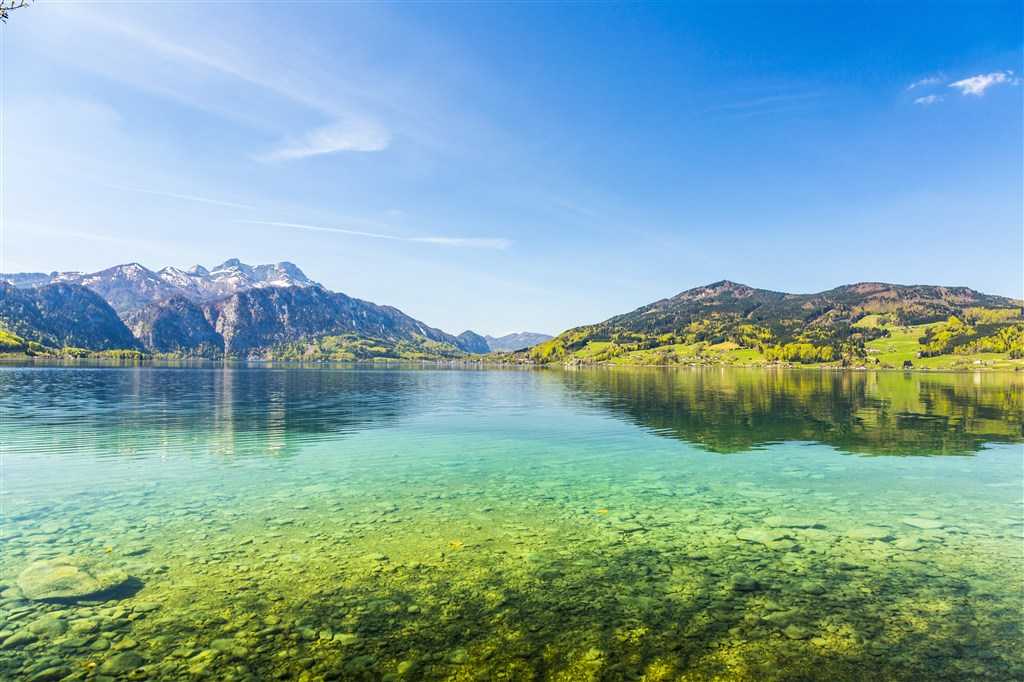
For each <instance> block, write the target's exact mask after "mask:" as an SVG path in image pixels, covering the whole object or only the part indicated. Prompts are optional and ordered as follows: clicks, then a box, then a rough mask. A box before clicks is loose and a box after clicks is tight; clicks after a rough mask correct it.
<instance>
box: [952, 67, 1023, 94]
mask: <svg viewBox="0 0 1024 682" xmlns="http://www.w3.org/2000/svg"><path fill="white" fill-rule="evenodd" d="M1019 82H1020V79H1019V78H1014V77H1013V71H993V72H992V73H979V74H978V75H976V76H971V77H970V78H964V79H963V80H958V81H955V82H953V83H950V84H949V87H951V88H955V89H957V90H959V91H960V94H961V95H974V96H975V97H981V96H982V95H984V94H985V91H986V90H988V89H989V88H991V87H992V86H994V85H1000V84H1004V83H1009V84H1013V85H1016V84H1017V83H1019Z"/></svg>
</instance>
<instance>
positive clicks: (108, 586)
mask: <svg viewBox="0 0 1024 682" xmlns="http://www.w3.org/2000/svg"><path fill="white" fill-rule="evenodd" d="M128 580H129V576H128V574H127V573H125V572H124V571H122V570H119V569H116V568H110V567H105V566H102V565H100V564H98V563H96V562H93V561H89V560H84V559H77V558H74V557H67V556H64V557H57V558H56V559H44V560H42V561H36V562H33V563H32V564H30V565H29V566H28V567H27V568H26V569H25V570H24V571H22V572H21V574H20V575H19V576H18V587H19V588H20V589H21V591H22V593H24V595H25V598H27V599H32V600H34V601H60V600H74V599H82V598H85V597H90V596H98V595H100V594H101V593H103V592H108V591H110V590H113V589H114V588H117V587H120V586H122V585H124V584H125V583H126V582H128Z"/></svg>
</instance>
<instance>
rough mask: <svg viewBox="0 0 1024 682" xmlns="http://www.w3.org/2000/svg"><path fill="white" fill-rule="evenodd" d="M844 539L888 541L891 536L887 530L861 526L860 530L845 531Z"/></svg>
mask: <svg viewBox="0 0 1024 682" xmlns="http://www.w3.org/2000/svg"><path fill="white" fill-rule="evenodd" d="M846 537H848V538H850V539H852V540H882V541H889V540H892V539H893V534H892V532H891V531H890V530H889V529H888V528H879V527H878V526H863V527H862V528H854V529H852V530H849V531H847V533H846Z"/></svg>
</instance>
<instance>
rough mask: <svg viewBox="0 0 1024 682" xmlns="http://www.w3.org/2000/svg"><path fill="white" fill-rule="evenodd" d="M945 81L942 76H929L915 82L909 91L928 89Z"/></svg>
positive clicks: (908, 87)
mask: <svg viewBox="0 0 1024 682" xmlns="http://www.w3.org/2000/svg"><path fill="white" fill-rule="evenodd" d="M943 80H945V78H944V77H942V76H928V77H926V78H922V79H920V80H916V81H914V82H913V83H911V84H910V85H908V86H907V90H908V91H909V90H916V89H917V88H927V87H929V86H932V85H938V84H939V83H941V82H942V81H943Z"/></svg>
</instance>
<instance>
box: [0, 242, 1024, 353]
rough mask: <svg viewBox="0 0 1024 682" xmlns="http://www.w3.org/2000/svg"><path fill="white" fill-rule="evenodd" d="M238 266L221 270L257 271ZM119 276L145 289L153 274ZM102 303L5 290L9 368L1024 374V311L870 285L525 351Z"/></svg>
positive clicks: (650, 309) (367, 309)
mask: <svg viewBox="0 0 1024 682" xmlns="http://www.w3.org/2000/svg"><path fill="white" fill-rule="evenodd" d="M233 263H234V261H231V262H229V263H225V264H224V266H221V267H227V266H229V265H230V267H228V268H227V269H228V271H230V272H231V273H236V271H237V272H243V271H242V270H239V268H248V269H249V270H251V271H254V272H255V270H254V269H253V268H252V267H251V266H243V265H240V264H237V265H236V264H233ZM279 265H281V264H279ZM259 267H264V266H259ZM266 267H270V266H266ZM281 267H283V265H281ZM290 267H292V268H294V266H290ZM126 268H127V270H126ZM115 270H118V272H121V271H122V270H123V271H125V272H129V271H130V272H129V274H134V275H138V274H139V272H141V266H137V265H136V266H132V267H129V266H119V267H118V268H115ZM295 271H296V272H298V270H297V269H295ZM146 272H148V271H146ZM161 272H162V271H161ZM218 272H219V270H218ZM99 274H103V273H99ZM149 274H150V275H152V278H157V279H156V280H154V281H160V282H162V281H163V280H159V278H158V277H157V275H156V274H154V273H149ZM125 276H127V275H125ZM97 277H99V275H97ZM152 278H151V279H152ZM100 279H102V278H100ZM114 279H116V280H117V282H120V281H121V279H123V278H114ZM90 281H91V280H90ZM146 281H149V280H146ZM203 281H205V280H203ZM115 283H116V282H115ZM164 284H165V285H166V282H164ZM95 286H98V285H95ZM111 286H114V285H113V284H111ZM253 286H255V285H253ZM122 288H123V287H122ZM101 289H102V287H101ZM136 289H139V291H143V293H144V291H145V287H142V288H141V289H140V288H139V286H135V285H134V284H133V286H132V287H129V290H130V291H129V293H133V295H135V297H136V298H138V297H139V296H142V294H141V293H139V291H136ZM103 291H105V294H104V295H105V296H106V299H109V300H106V299H105V298H104V297H103V296H101V295H100V293H98V292H97V291H93V290H91V289H89V288H87V287H84V286H83V285H80V284H67V283H63V282H57V283H50V284H47V285H44V286H42V287H38V288H22V289H19V288H15V287H13V286H12V285H10V284H2V285H0V358H3V359H8V360H27V359H29V358H44V359H50V360H53V359H58V360H100V361H116V362H130V363H142V362H153V361H161V362H162V361H175V362H176V361H184V360H191V359H205V360H212V361H223V360H228V361H235V360H238V361H249V362H253V361H260V362H288V363H304V364H324V363H367V362H370V363H381V362H384V363H410V362H412V363H417V362H418V363H429V364H442V365H443V364H461V365H476V366H510V365H514V366H530V367H546V366H553V367H558V366H562V367H583V366H629V367H683V366H690V367H703V366H712V367H787V368H791V367H811V368H824V369H828V368H835V369H858V370H871V369H880V370H890V369H892V370H902V371H908V370H909V371H919V370H927V371H931V370H941V371H979V370H1011V371H1019V370H1021V369H1024V316H1022V308H1024V302H1022V301H1020V300H1017V299H1011V298H1006V297H1003V296H993V295H989V294H983V293H980V292H977V291H974V290H972V289H968V288H965V287H941V286H930V285H909V286H908V285H894V284H885V283H878V282H862V283H859V284H851V285H844V286H841V287H837V288H835V289H830V290H828V291H824V292H819V293H816V294H788V293H783V292H776V291H770V290H767V289H755V288H753V287H749V286H747V285H744V284H738V283H736V282H731V281H728V280H722V281H720V282H715V283H712V284H709V285H706V286H703V287H697V288H694V289H689V290H687V291H684V292H681V293H679V294H677V295H676V296H673V297H672V298H666V299H662V300H659V301H655V302H653V303H650V304H648V305H645V306H642V307H640V308H637V309H635V310H633V311H631V312H628V313H625V314H622V315H617V316H615V317H611V318H609V319H607V320H605V321H603V322H598V323H595V324H588V325H583V326H579V327H574V328H572V329H568V330H566V331H564V332H562V333H561V334H559V335H558V336H556V337H553V338H550V337H545V336H544V335H536V334H534V335H525V336H533V337H535V338H532V339H529V340H528V341H527V340H526V339H523V340H524V341H527V342H528V343H535V342H536V341H537V338H536V337H541V338H546V339H547V340H542V341H540V342H539V343H535V345H532V346H528V347H524V348H520V349H518V350H494V349H493V348H492V347H490V346H489V344H488V342H487V341H486V339H485V338H484V337H482V336H480V335H479V334H477V333H476V332H472V331H465V332H463V333H462V334H459V335H458V336H456V335H453V334H449V333H447V332H444V331H442V330H440V329H437V328H434V327H430V326H429V325H425V324H424V323H421V322H419V321H417V320H415V319H414V318H411V317H409V316H408V315H405V314H404V313H401V311H398V310H397V309H393V308H388V307H385V306H378V305H376V304H373V303H368V302H365V301H359V300H356V299H352V298H350V297H348V296H346V295H344V294H341V293H335V292H330V291H328V290H326V289H323V288H322V287H320V286H319V285H317V284H315V283H313V282H308V283H307V284H306V285H304V286H284V287H269V288H267V287H264V288H250V289H245V290H242V291H239V292H235V293H233V294H230V295H229V296H227V297H225V298H215V299H212V300H211V301H207V302H205V303H203V307H199V306H198V304H197V303H196V302H195V301H191V300H188V299H186V298H182V297H181V296H177V295H175V296H172V297H171V298H169V299H166V300H159V301H156V302H155V303H146V304H145V305H142V304H141V303H140V304H139V305H142V307H141V308H139V307H138V306H136V307H135V308H131V307H129V308H125V307H124V303H123V301H122V300H121V299H122V298H124V295H122V294H124V292H123V291H121V289H119V288H117V287H114V288H113V289H111V290H109V291H108V290H106V289H103ZM118 292H120V293H118ZM115 294H117V295H115ZM125 295H126V294H125ZM133 300H134V299H133ZM110 301H114V302H115V303H118V302H120V303H119V304H120V305H121V309H115V308H113V307H112V305H113V304H112V303H110ZM520 336H523V335H520ZM489 349H490V350H489Z"/></svg>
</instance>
